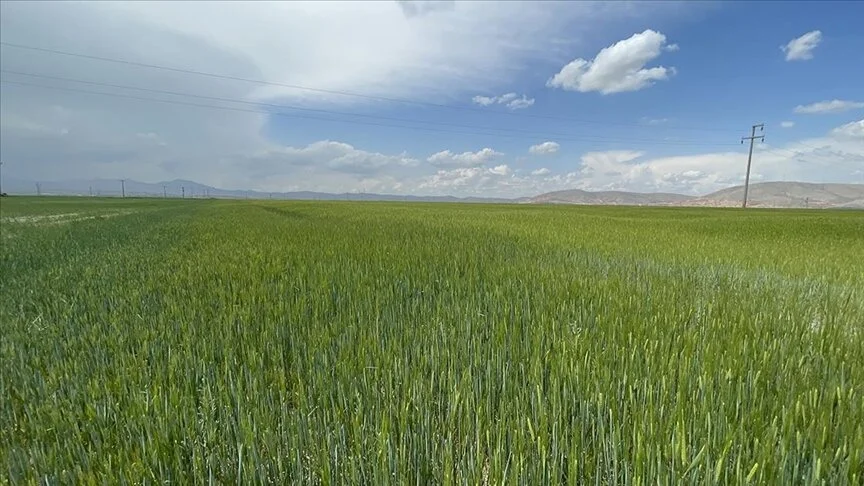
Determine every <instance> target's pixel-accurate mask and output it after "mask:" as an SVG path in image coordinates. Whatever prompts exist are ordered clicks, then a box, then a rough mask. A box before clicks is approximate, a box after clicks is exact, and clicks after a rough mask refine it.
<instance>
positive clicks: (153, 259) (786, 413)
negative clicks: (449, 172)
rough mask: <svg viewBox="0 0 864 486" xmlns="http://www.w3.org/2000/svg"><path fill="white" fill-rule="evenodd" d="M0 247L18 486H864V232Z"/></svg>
mask: <svg viewBox="0 0 864 486" xmlns="http://www.w3.org/2000/svg"><path fill="white" fill-rule="evenodd" d="M121 209H122V211H120V210H121ZM82 212H87V214H89V215H95V216H99V215H101V216H100V217H94V218H89V219H79V220H72V221H68V222H62V221H61V222H51V223H50V224H48V223H46V221H48V220H44V219H43V220H22V219H20V217H21V216H22V215H24V216H26V215H28V214H39V215H47V214H52V213H55V214H63V213H82ZM118 213H119V214H118ZM105 215H111V216H105ZM14 218H18V219H14ZM0 230H2V233H3V234H2V237H0V244H2V249H0V279H2V280H0V326H2V327H0V331H2V333H0V397H3V398H2V399H0V464H2V465H3V467H4V470H3V474H5V475H6V476H7V477H8V479H9V481H10V482H11V483H25V484H26V483H43V482H45V483H51V484H55V483H63V484H96V483H99V484H103V483H107V484H120V483H134V484H140V483H156V482H164V481H167V482H170V483H172V484H201V483H208V482H211V481H212V482H213V483H218V484H227V483H257V482H266V481H270V482H273V483H276V484H282V483H286V482H287V483H320V484H532V485H533V484H544V483H554V484H558V483H561V484H744V483H748V482H750V483H754V484H772V485H773V484H832V485H833V484H862V481H864V359H862V356H864V334H862V326H864V277H862V276H864V257H862V256H864V214H862V213H861V212H830V211H809V212H807V211H760V210H748V211H746V212H742V211H740V210H722V209H716V210H705V209H649V208H603V207H546V206H526V205H445V204H438V205H433V204H428V205H427V204H404V203H403V204H395V203H346V202H330V203H327V202H316V203H313V202H290V203H288V202H271V201H180V200H175V201H170V200H169V201H158V200H122V201H121V200H116V199H115V200H90V199H71V198H70V199H60V198H56V199H55V198H41V199H36V198H8V199H4V200H3V201H2V203H0Z"/></svg>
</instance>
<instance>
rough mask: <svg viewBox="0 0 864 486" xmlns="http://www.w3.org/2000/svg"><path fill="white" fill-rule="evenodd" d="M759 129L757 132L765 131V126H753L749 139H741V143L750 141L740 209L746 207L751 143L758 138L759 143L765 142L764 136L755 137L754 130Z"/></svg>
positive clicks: (751, 157)
mask: <svg viewBox="0 0 864 486" xmlns="http://www.w3.org/2000/svg"><path fill="white" fill-rule="evenodd" d="M757 128H758V129H759V132H760V133H761V132H764V131H765V124H764V123H760V124H758V125H753V127H752V128H751V129H750V136H749V137H741V143H742V144H743V143H744V140H750V154H749V155H748V156H747V177H746V178H745V179H744V204H743V205H742V206H741V207H742V208H746V207H747V193H748V192H749V190H750V164H751V163H752V162H753V142H754V141H755V140H756V139H757V138H758V139H759V141H760V142H764V141H765V135H759V136H757V135H756V129H757Z"/></svg>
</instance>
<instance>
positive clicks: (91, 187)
mask: <svg viewBox="0 0 864 486" xmlns="http://www.w3.org/2000/svg"><path fill="white" fill-rule="evenodd" d="M88 189H89V190H90V197H93V186H90V187H89V188H88Z"/></svg>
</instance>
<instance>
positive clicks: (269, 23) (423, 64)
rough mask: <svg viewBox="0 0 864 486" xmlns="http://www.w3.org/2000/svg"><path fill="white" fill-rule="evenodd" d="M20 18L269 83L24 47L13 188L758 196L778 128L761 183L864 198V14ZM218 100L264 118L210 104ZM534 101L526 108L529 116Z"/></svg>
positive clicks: (703, 8) (780, 5) (754, 6)
mask: <svg viewBox="0 0 864 486" xmlns="http://www.w3.org/2000/svg"><path fill="white" fill-rule="evenodd" d="M2 9H3V12H2V13H3V15H2V23H3V25H2V27H3V29H2V32H3V34H2V40H3V42H5V43H11V44H17V45H24V46H30V47H39V48H47V49H53V50H62V51H66V52H72V53H78V54H85V55H90V56H100V57H107V58H112V59H120V60H128V61H134V62H144V63H148V64H153V65H160V66H169V67H174V68H180V69H188V70H195V71H200V72H208V73H214V74H220V75H230V76H235V77H241V78H244V79H254V80H259V81H263V83H250V82H241V81H236V80H235V81H231V80H225V79H218V78H213V77H203V76H196V75H192V74H188V73H178V72H168V71H164V70H157V69H147V68H141V67H135V66H129V65H124V64H121V63H111V62H105V61H96V60H92V59H87V58H82V57H80V56H79V57H74V56H63V55H59V54H56V53H48V52H44V51H33V50H32V49H31V50H27V49H22V48H20V47H14V46H9V45H6V46H3V56H2V58H0V59H2V68H3V70H4V71H7V72H5V73H4V74H3V79H4V80H6V81H11V82H10V83H6V84H4V85H3V102H4V103H3V106H2V107H0V109H2V115H3V116H2V123H0V128H2V130H3V133H2V134H3V140H4V143H3V144H2V146H0V151H2V153H0V156H2V159H3V161H4V175H6V176H14V177H18V178H29V179H35V178H45V177H46V174H47V175H48V176H47V177H50V178H53V179H60V178H70V177H124V178H134V179H139V180H144V181H152V182H155V181H158V180H169V179H173V178H185V179H194V180H197V181H200V182H203V183H208V184H213V185H217V186H221V187H226V188H250V189H262V190H327V191H359V190H374V191H376V192H391V193H417V194H453V195H488V196H523V195H530V194H536V193H539V192H544V191H548V190H559V189H567V188H582V189H590V190H602V189H619V190H634V191H645V192H653V191H670V192H684V193H694V194H695V193H705V192H709V191H712V190H716V189H720V188H723V187H728V186H730V185H735V184H738V183H740V182H741V181H742V180H743V169H744V165H745V164H746V147H744V146H742V145H740V137H741V136H742V135H747V134H748V133H747V132H748V129H749V126H750V125H751V124H753V123H758V122H764V123H765V125H766V132H765V135H766V143H765V144H764V145H761V146H760V147H759V149H758V150H757V153H756V158H755V161H754V178H755V179H756V180H793V179H794V180H809V181H815V182H864V120H862V118H864V88H862V86H864V82H862V80H864V62H861V61H860V58H861V52H864V30H862V29H861V21H860V19H861V18H864V4H861V3H857V2H848V3H831V2H747V3H745V2H730V3H708V2H691V3H673V2H663V3H650V2H638V3H625V2H612V3H605V4H604V3H596V4H595V3H589V2H572V3H567V2H557V3H543V2H529V3H519V2H505V3H499V4H495V3H493V2H369V3H364V2H352V3H337V2H328V3H323V2H318V3H315V2H313V3H300V2H290V3H281V4H269V3H263V2H261V3H256V4H254V5H253V4H248V3H219V4H210V5H207V4H204V3H203V2H185V3H180V4H167V3H156V4H143V3H142V4H122V3H109V2H95V3H89V4H66V3H58V4H46V3H42V4H35V3H14V4H13V3H4V4H3V6H2ZM784 46H785V47H784ZM580 60H581V61H580ZM578 64H582V65H583V66H582V67H581V68H577V65H578ZM566 66H570V67H569V68H565V67H566ZM568 69H570V71H568ZM580 69H581V70H580ZM10 71H13V72H14V73H10ZM16 73H17V74H16ZM21 73H29V74H38V75H43V76H44V75H50V76H54V77H55V79H48V80H46V79H45V78H34V77H32V76H29V77H28V76H27V75H26V74H21ZM556 75H557V76H556ZM56 77H60V78H63V79H65V81H64V80H58V79H56ZM642 78H644V79H642ZM640 79H641V81H640ZM70 80H79V81H80V80H85V81H90V82H101V83H111V84H114V85H115V86H125V87H127V88H117V87H114V88H108V87H104V86H102V87H99V86H96V87H94V86H93V85H82V84H80V83H76V82H74V81H70ZM15 83H18V84H15ZM21 83H23V84H21ZM28 83H29V84H30V85H28ZM34 83H38V84H41V85H43V86H32V84H34ZM267 83H269V84H267ZM285 84H288V85H294V86H298V85H299V86H305V87H309V88H314V89H317V90H319V91H315V90H314V89H313V90H301V89H292V88H287V87H285V86H284V85H285ZM44 85H48V86H49V87H46V86H44ZM51 87H54V88H58V87H59V88H69V87H74V88H76V89H85V90H92V91H99V92H103V93H105V92H108V93H114V94H119V95H121V96H120V97H109V96H105V95H99V94H91V93H80V92H69V91H66V92H64V91H62V90H57V89H52V88H51ZM128 87H138V88H145V89H151V90H170V91H174V92H181V93H188V96H186V97H183V96H167V95H164V94H162V95H160V94H158V93H156V94H154V93H146V92H145V93H143V94H142V92H141V91H140V90H139V91H134V90H130V89H128ZM335 92H342V93H353V94H359V95H365V96H366V97H363V96H350V95H337V94H334V93H335ZM128 95H134V96H139V97H141V96H144V97H150V98H162V99H170V100H172V101H181V102H192V103H207V104H209V105H213V106H216V107H223V108H224V107H242V108H244V109H247V110H249V109H251V110H252V111H253V112H254V111H260V113H249V112H237V111H233V112H232V111H228V110H224V109H222V110H217V109H206V108H196V107H189V106H183V105H179V104H164V103H152V102H150V103H148V102H146V101H142V100H132V99H129V98H124V97H123V96H128ZM202 95H203V96H216V97H220V98H224V99H230V100H238V101H245V102H247V104H238V103H230V102H219V101H212V100H210V101H207V100H203V101H202V100H201V99H200V98H194V96H202ZM502 96H503V99H502V98H501V97H502ZM382 98H389V99H400V100H406V101H409V102H411V103H407V102H406V103H401V102H393V101H386V100H384V99H382ZM513 100H521V105H519V104H518V103H519V102H518V101H517V105H518V106H517V105H509V106H508V103H511V102H512V101H513ZM499 101H500V102H499ZM248 103H265V104H267V105H266V106H265V105H255V104H248ZM272 105H277V106H285V105H288V106H299V107H304V108H307V109H310V110H322V111H318V112H315V111H305V112H304V111H298V110H291V109H287V108H276V107H273V106H272ZM796 107H799V108H797V112H796ZM808 107H809V108H808ZM268 112H269V113H268ZM274 112H279V113H286V114H294V115H296V114H302V115H304V116H311V117H319V118H325V119H324V120H321V119H309V118H296V117H286V116H276V115H274V114H273V113H274ZM351 113H353V114H355V115H356V116H351V115H347V114H351ZM376 117H377V118H376ZM385 118H389V119H385ZM332 119H336V120H341V121H338V122H337V121H332ZM399 120H418V121H421V122H423V123H422V124H411V125H414V126H423V127H426V128H429V130H409V129H405V128H401V127H400V126H404V125H409V123H407V122H403V121H399ZM357 122H359V123H357ZM784 122H785V123H784ZM374 124H383V125H388V126H375V125H374ZM781 124H782V125H781ZM393 125H396V126H393ZM784 125H786V126H784ZM490 131H491V132H493V134H490V133H489V132H490ZM460 132H461V133H460ZM544 143H545V145H542V146H541V145H540V144H544ZM532 146H538V148H536V149H535V150H533V151H532V150H530V147H532ZM61 159H62V160H63V162H62V163H60V162H58V160H61Z"/></svg>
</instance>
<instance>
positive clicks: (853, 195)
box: [686, 182, 864, 208]
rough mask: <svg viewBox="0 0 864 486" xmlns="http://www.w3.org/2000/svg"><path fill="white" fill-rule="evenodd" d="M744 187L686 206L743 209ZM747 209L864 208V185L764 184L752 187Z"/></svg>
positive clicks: (713, 195) (716, 194)
mask: <svg viewBox="0 0 864 486" xmlns="http://www.w3.org/2000/svg"><path fill="white" fill-rule="evenodd" d="M743 200H744V186H736V187H730V188H729V189H723V190H721V191H717V192H713V193H711V194H707V195H705V196H702V197H699V198H696V199H691V200H689V201H687V203H686V205H694V206H740V205H741V202H742V201H743ZM747 201H748V202H747V205H748V206H752V207H766V208H806V207H810V208H834V207H836V208H840V207H843V208H864V184H814V183H809V182H760V183H758V184H751V185H750V190H749V193H748V195H747Z"/></svg>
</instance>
